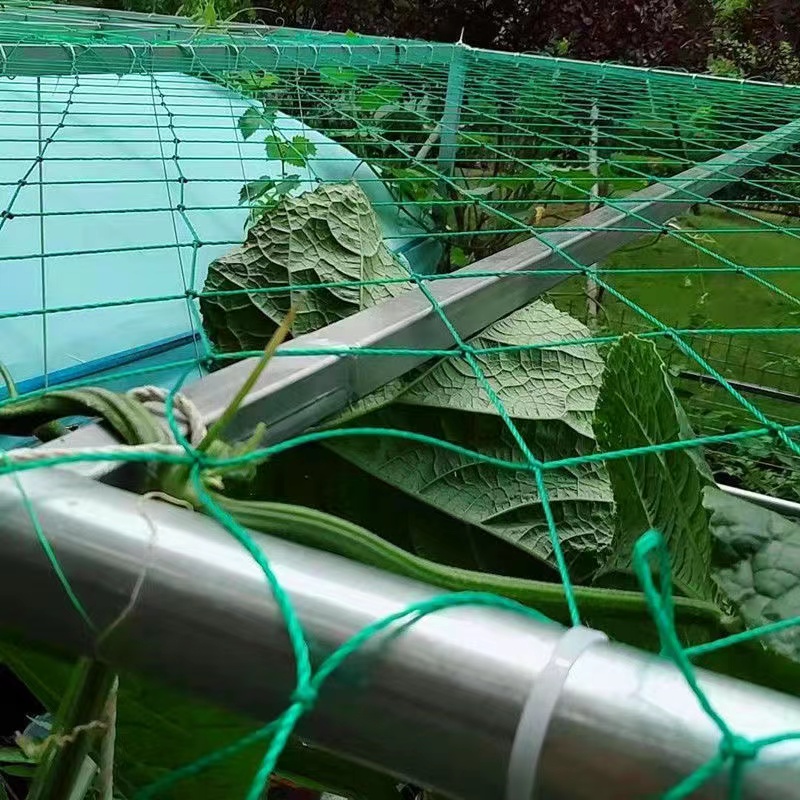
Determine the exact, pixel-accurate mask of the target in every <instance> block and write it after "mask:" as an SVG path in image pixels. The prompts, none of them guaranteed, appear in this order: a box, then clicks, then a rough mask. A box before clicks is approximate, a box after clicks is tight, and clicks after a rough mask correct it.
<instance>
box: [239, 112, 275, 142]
mask: <svg viewBox="0 0 800 800" xmlns="http://www.w3.org/2000/svg"><path fill="white" fill-rule="evenodd" d="M274 122H275V110H274V109H267V108H262V109H259V108H255V107H251V108H248V109H247V110H246V111H245V112H244V114H242V116H241V117H239V130H240V131H241V134H242V137H243V138H245V139H249V138H250V137H251V136H252V135H253V134H254V133H255V132H256V131H257V130H258V129H259V128H268V127H269V126H270V125H272V124H273V123H274Z"/></svg>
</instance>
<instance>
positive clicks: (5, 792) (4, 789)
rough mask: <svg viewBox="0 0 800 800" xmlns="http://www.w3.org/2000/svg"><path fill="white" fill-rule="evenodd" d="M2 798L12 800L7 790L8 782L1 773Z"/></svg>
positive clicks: (0, 794) (0, 795)
mask: <svg viewBox="0 0 800 800" xmlns="http://www.w3.org/2000/svg"><path fill="white" fill-rule="evenodd" d="M0 800H10V798H9V796H8V792H7V791H6V782H5V781H4V780H3V777H2V775H0Z"/></svg>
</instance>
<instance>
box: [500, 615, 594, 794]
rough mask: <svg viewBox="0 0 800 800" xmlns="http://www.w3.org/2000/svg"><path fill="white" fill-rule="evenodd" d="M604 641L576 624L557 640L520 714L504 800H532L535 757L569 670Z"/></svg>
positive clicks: (591, 631)
mask: <svg viewBox="0 0 800 800" xmlns="http://www.w3.org/2000/svg"><path fill="white" fill-rule="evenodd" d="M606 641H608V637H607V636H606V635H605V634H604V633H603V632H602V631H595V630H592V629H591V628H584V627H582V626H580V625H578V626H576V627H574V628H569V629H568V630H566V631H565V632H564V635H563V636H562V637H561V638H560V639H559V640H558V643H557V644H556V646H555V649H554V650H553V653H552V655H551V656H550V660H549V661H548V662H547V664H546V665H545V668H544V669H543V670H542V672H541V673H540V674H539V675H538V676H537V677H536V680H535V681H534V684H533V686H532V687H531V692H530V694H529V695H528V699H527V700H526V701H525V705H524V706H523V708H522V714H520V718H519V723H518V724H517V732H516V733H515V734H514V743H513V744H512V746H511V756H510V758H509V760H508V777H507V778H506V796H505V800H532V798H533V797H534V794H533V792H534V788H535V786H536V774H537V772H538V769H539V757H540V756H541V753H542V747H543V745H544V741H545V737H546V736H547V729H548V728H549V727H550V720H551V718H552V716H553V711H554V710H555V707H556V704H557V703H558V699H559V697H561V692H562V690H563V688H564V684H565V683H566V680H567V676H568V675H569V671H570V670H571V669H572V667H573V665H574V664H575V662H576V661H577V660H578V659H579V658H580V656H581V655H582V654H583V653H584V651H585V650H586V649H587V648H589V647H591V646H592V645H593V644H597V643H598V642H606Z"/></svg>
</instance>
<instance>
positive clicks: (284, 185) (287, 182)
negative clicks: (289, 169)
mask: <svg viewBox="0 0 800 800" xmlns="http://www.w3.org/2000/svg"><path fill="white" fill-rule="evenodd" d="M299 185H300V176H299V175H287V176H286V177H285V178H282V179H281V180H275V179H274V178H270V177H269V176H268V175H262V176H261V177H260V178H258V179H256V180H254V181H250V182H249V183H246V184H245V185H244V186H242V188H241V190H240V192H239V205H244V204H245V203H253V202H255V201H256V200H259V199H260V198H262V197H263V196H264V195H266V194H270V193H272V194H274V195H275V197H281V196H283V195H285V194H288V193H289V192H291V191H292V190H293V189H296V188H297V187H298V186H299Z"/></svg>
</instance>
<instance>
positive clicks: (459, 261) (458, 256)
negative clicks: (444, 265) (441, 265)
mask: <svg viewBox="0 0 800 800" xmlns="http://www.w3.org/2000/svg"><path fill="white" fill-rule="evenodd" d="M467 264H469V256H468V255H467V254H466V252H465V251H464V249H463V248H461V247H451V248H450V266H451V267H456V268H457V267H466V266H467Z"/></svg>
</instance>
